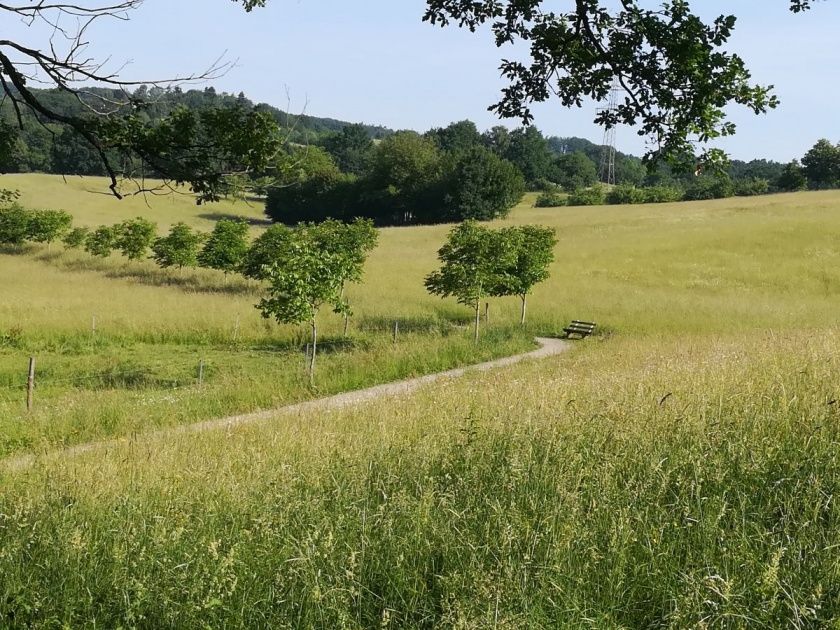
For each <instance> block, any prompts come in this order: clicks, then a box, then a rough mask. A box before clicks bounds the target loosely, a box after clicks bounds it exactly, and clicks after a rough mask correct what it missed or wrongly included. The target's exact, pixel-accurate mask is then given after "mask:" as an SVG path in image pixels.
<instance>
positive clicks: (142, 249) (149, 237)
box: [115, 217, 157, 260]
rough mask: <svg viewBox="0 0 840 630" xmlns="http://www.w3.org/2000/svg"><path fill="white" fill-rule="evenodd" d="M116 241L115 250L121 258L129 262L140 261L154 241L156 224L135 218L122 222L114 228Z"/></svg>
mask: <svg viewBox="0 0 840 630" xmlns="http://www.w3.org/2000/svg"><path fill="white" fill-rule="evenodd" d="M115 231H116V234H117V240H116V243H115V247H116V249H119V250H120V251H121V252H122V253H123V256H125V257H126V258H128V259H129V260H140V259H141V258H144V257H145V256H146V252H148V251H149V247H151V246H152V243H153V242H154V240H155V234H157V224H156V223H153V222H152V221H149V220H147V219H144V218H142V217H137V218H136V219H129V220H127V221H123V222H122V223H120V224H119V225H118V226H116V228H115Z"/></svg>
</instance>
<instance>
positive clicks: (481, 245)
mask: <svg viewBox="0 0 840 630" xmlns="http://www.w3.org/2000/svg"><path fill="white" fill-rule="evenodd" d="M512 253H513V251H512V249H511V248H510V247H509V243H508V242H505V241H504V240H503V239H501V238H500V237H499V232H493V231H491V230H489V229H487V228H485V227H481V226H479V225H478V224H477V223H476V222H475V221H465V222H464V223H462V224H461V225H459V226H457V227H455V228H454V229H453V230H452V231H451V232H450V233H449V237H448V238H447V241H446V243H445V244H444V246H443V247H441V248H440V250H438V259H439V260H440V261H441V263H442V265H441V268H440V269H439V270H438V271H435V272H433V273H431V274H429V275H428V276H427V277H426V281H425V284H426V289H427V290H428V291H429V293H431V294H433V295H439V296H440V297H443V298H445V297H455V298H456V299H457V300H458V302H459V303H460V304H464V305H465V306H469V307H470V308H472V309H473V311H474V312H475V326H474V330H473V337H474V339H475V342H476V343H478V330H479V321H480V318H481V312H480V309H481V300H482V298H484V297H485V296H486V295H490V292H491V291H492V290H493V288H494V287H496V286H498V285H499V283H500V281H499V278H498V273H499V269H507V268H509V267H511V266H513V258H512Z"/></svg>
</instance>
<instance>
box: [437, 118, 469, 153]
mask: <svg viewBox="0 0 840 630" xmlns="http://www.w3.org/2000/svg"><path fill="white" fill-rule="evenodd" d="M425 135H426V137H427V138H431V139H432V140H434V142H435V144H437V146H438V147H439V148H440V149H441V151H445V152H447V153H459V152H461V151H469V150H470V149H472V148H473V147H476V146H479V145H481V144H482V136H481V134H480V133H478V128H477V127H476V126H475V123H474V122H473V121H471V120H462V121H460V122H454V123H452V124H451V125H449V126H448V127H444V128H442V129H440V128H439V129H432V130H430V131H428V132H427V133H426V134H425Z"/></svg>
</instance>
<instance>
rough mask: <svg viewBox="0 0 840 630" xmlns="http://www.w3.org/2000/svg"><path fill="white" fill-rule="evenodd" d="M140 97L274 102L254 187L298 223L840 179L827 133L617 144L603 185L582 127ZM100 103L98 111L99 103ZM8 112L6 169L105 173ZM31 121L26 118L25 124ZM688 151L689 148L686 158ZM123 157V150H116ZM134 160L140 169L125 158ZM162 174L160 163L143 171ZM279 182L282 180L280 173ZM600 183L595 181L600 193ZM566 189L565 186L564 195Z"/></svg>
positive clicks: (93, 159) (70, 145)
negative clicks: (773, 143)
mask: <svg viewBox="0 0 840 630" xmlns="http://www.w3.org/2000/svg"><path fill="white" fill-rule="evenodd" d="M38 96H39V98H40V99H42V101H43V102H44V103H46V104H47V105H48V106H49V107H50V108H51V109H52V110H54V111H56V112H59V113H61V114H67V115H70V114H72V115H79V114H84V113H85V112H89V111H90V110H91V109H95V108H102V107H103V106H107V103H108V102H109V101H112V102H124V101H125V94H124V93H123V92H117V91H111V90H104V89H97V88H92V89H91V90H89V91H88V93H87V94H85V93H82V94H81V95H76V94H72V93H69V92H64V91H59V90H40V91H38ZM130 101H131V105H130V106H131V107H133V108H135V109H136V111H139V112H140V113H141V115H142V117H143V118H145V119H146V120H147V122H149V123H150V124H155V123H156V122H158V121H163V120H164V119H166V117H167V116H168V115H170V114H171V113H172V112H173V111H175V110H176V109H177V108H189V109H192V110H204V109H210V108H214V109H215V108H232V107H240V108H242V109H244V110H247V111H251V110H258V111H263V112H266V113H268V114H269V115H270V116H271V117H272V118H274V120H276V121H277V123H278V124H279V125H280V126H281V128H282V129H283V130H284V132H285V134H286V135H285V137H286V145H285V150H284V155H283V156H281V161H283V160H284V162H283V166H282V167H281V168H280V169H279V170H281V171H282V172H283V177H282V178H281V180H277V179H276V178H275V180H274V184H272V183H271V181H272V178H270V177H265V175H266V174H265V173H259V174H254V175H253V181H252V184H255V186H251V188H252V189H253V188H256V189H257V190H258V191H260V192H262V193H263V194H266V195H267V199H268V200H267V208H266V211H267V214H268V215H269V216H270V217H271V218H272V219H273V220H275V221H280V222H285V223H295V222H298V221H309V220H314V221H317V220H321V219H324V218H327V217H332V218H337V219H342V220H351V219H353V218H356V217H368V218H371V219H373V220H374V221H376V222H377V223H378V224H380V225H399V224H410V223H436V222H442V221H458V220H463V219H470V218H473V219H491V218H495V217H498V216H504V215H505V214H506V213H507V212H508V211H509V210H510V208H512V207H513V206H514V205H515V204H516V203H517V202H518V201H519V199H520V198H521V196H522V193H523V192H524V191H525V190H534V191H542V192H544V193H545V194H544V196H543V199H542V200H543V201H545V203H546V205H558V204H560V203H569V204H581V205H587V204H593V203H603V202H604V201H605V200H606V202H609V203H637V202H640V201H651V200H653V201H671V200H678V199H706V198H714V197H720V196H730V195H732V194H745V195H746V194H749V195H751V194H763V193H766V192H776V191H786V190H800V189H803V188H806V187H809V188H830V187H835V186H836V185H840V147H838V146H837V145H832V144H831V143H830V142H828V141H826V140H821V141H820V142H818V143H817V145H815V147H814V148H813V149H812V150H811V151H809V153H808V154H807V155H806V156H804V157H803V159H802V163H801V164H800V163H799V162H798V161H794V162H791V163H789V164H781V163H779V162H775V161H772V160H765V159H756V160H753V161H751V162H743V161H739V160H734V161H732V162H731V163H730V164H729V166H728V167H727V170H726V171H725V172H716V173H703V174H700V176H699V177H698V174H697V173H695V172H693V171H691V169H689V170H688V172H681V173H677V172H673V171H672V170H671V169H670V168H669V167H668V166H667V165H666V164H659V165H657V166H656V167H655V168H654V169H652V170H651V169H648V168H647V167H646V166H645V165H644V164H643V163H642V160H641V159H639V158H638V157H635V156H632V155H629V154H625V153H622V152H618V153H617V155H616V170H615V176H616V184H617V185H618V186H617V190H615V191H613V192H612V196H611V197H610V195H609V194H608V193H609V191H605V190H599V188H598V187H597V186H595V184H597V183H598V179H599V172H598V171H599V164H600V162H601V156H602V153H603V147H601V146H600V145H598V144H596V143H593V142H590V141H589V140H586V139H583V138H579V137H565V138H564V137H557V136H550V137H546V136H544V135H543V134H542V133H541V132H540V131H539V130H538V129H537V128H536V127H533V126H532V127H524V128H519V129H513V130H510V129H508V128H506V127H503V126H496V127H493V128H492V129H489V130H486V131H483V132H482V131H480V130H479V129H478V128H477V127H476V125H475V124H474V123H473V122H471V121H469V120H464V121H460V122H455V123H452V124H451V125H449V126H447V127H443V128H436V129H431V130H429V131H426V132H425V133H422V134H421V133H417V132H414V131H394V130H391V129H388V128H386V127H382V126H378V125H368V124H358V123H349V122H346V121H342V120H336V119H332V118H319V117H315V116H308V115H305V114H293V113H289V112H285V111H282V110H280V109H278V108H276V107H273V106H271V105H268V104H265V103H259V104H255V103H253V102H252V101H251V100H249V99H248V98H247V97H246V96H245V94H243V93H240V94H238V95H234V94H228V93H224V92H217V91H216V90H215V89H214V88H212V87H207V88H205V89H203V90H196V89H193V90H181V89H179V88H174V89H171V90H163V89H160V88H148V87H145V86H141V87H140V88H138V89H137V90H136V91H135V92H134V94H133V95H132V98H131V99H130ZM91 115H92V114H91ZM0 116H1V117H2V120H3V121H4V122H5V123H6V124H7V125H14V126H16V127H18V132H17V140H16V144H15V147H14V150H13V151H12V152H11V154H10V155H8V156H6V157H5V159H4V160H5V163H1V164H0V171H2V172H44V173H55V174H64V175H104V174H105V170H104V168H103V165H102V163H101V160H100V159H99V158H98V156H97V154H96V152H95V151H94V150H93V149H91V147H89V146H88V145H87V143H86V142H85V140H84V139H83V138H81V137H80V136H79V135H78V134H77V133H75V132H74V131H72V130H70V129H67V128H64V127H62V126H59V125H55V124H52V123H48V122H45V121H43V120H39V119H38V117H37V116H35V115H34V114H32V113H30V112H28V111H24V112H22V113H21V118H20V119H18V117H17V112H16V111H15V110H14V109H13V106H12V104H11V103H10V102H9V101H8V100H6V101H3V102H2V103H0ZM21 127H22V128H21ZM689 161H690V160H689ZM114 162H115V163H119V156H114ZM123 166H124V170H125V171H126V172H133V173H134V174H135V175H136V174H137V173H136V169H132V168H131V165H130V164H125V165H123ZM144 175H145V176H148V177H154V175H155V173H144ZM278 184H279V185H278ZM593 188H594V189H595V190H594V193H593ZM560 193H563V194H566V195H568V198H566V197H563V196H562V195H561V194H560Z"/></svg>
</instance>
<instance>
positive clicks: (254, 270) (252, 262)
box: [240, 224, 289, 280]
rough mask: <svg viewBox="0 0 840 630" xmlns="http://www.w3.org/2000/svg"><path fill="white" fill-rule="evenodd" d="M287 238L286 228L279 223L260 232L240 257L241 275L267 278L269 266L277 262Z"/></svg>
mask: <svg viewBox="0 0 840 630" xmlns="http://www.w3.org/2000/svg"><path fill="white" fill-rule="evenodd" d="M288 238H289V234H288V228H287V227H286V226H285V225H281V224H275V225H272V226H271V227H269V228H268V229H267V230H265V232H263V233H262V234H260V235H259V236H258V237H257V238H256V239H254V241H253V242H252V243H251V246H250V247H249V248H248V251H247V252H246V253H245V257H244V258H243V259H242V265H241V267H240V272H241V273H242V275H244V276H245V277H246V278H251V279H252V280H267V279H268V273H269V270H270V268H271V267H272V266H273V265H275V264H277V261H278V258H277V257H278V256H279V255H280V254H281V253H282V252H283V251H284V248H286V247H287V242H286V241H287V240H288Z"/></svg>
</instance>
